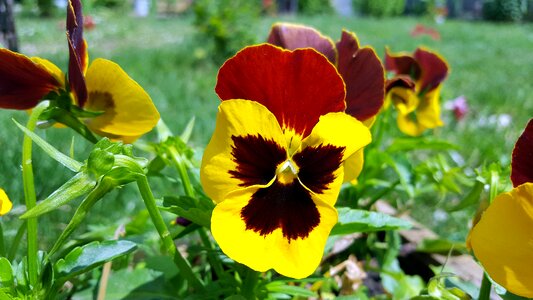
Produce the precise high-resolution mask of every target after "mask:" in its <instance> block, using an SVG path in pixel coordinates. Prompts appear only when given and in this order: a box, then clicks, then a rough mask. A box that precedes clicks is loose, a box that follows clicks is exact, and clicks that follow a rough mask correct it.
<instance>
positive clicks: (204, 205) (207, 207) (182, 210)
mask: <svg viewBox="0 0 533 300" xmlns="http://www.w3.org/2000/svg"><path fill="white" fill-rule="evenodd" d="M197 201H198V203H197ZM213 208H214V205H213V204H212V203H210V202H208V201H202V200H197V199H194V198H190V197H187V196H181V197H172V196H168V197H164V198H163V207H161V209H163V210H166V211H168V212H171V213H173V214H176V215H178V216H180V217H184V218H186V219H188V220H189V221H191V222H193V223H196V224H198V225H201V226H204V227H207V228H210V227H211V214H212V212H213Z"/></svg>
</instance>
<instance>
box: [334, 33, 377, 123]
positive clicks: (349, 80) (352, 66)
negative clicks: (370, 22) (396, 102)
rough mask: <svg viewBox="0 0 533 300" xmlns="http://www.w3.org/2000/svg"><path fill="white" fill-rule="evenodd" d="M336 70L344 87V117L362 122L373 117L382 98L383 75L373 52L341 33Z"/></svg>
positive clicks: (352, 35) (348, 35) (350, 35)
mask: <svg viewBox="0 0 533 300" xmlns="http://www.w3.org/2000/svg"><path fill="white" fill-rule="evenodd" d="M337 51H338V52H339V60H338V64H337V69H338V71H339V73H340V74H341V76H342V78H343V79H344V83H345V84H346V113H347V114H350V115H352V116H353V117H355V118H356V119H359V120H361V121H364V120H366V119H369V118H371V117H373V116H374V115H376V114H377V113H378V112H379V110H380V109H381V107H382V106H383V100H384V98H385V71H384V70H383V66H382V65H381V61H380V60H379V58H378V56H377V55H376V53H375V52H374V50H373V49H372V48H369V47H363V48H359V42H358V41H357V38H356V37H355V34H353V33H350V32H347V31H344V30H343V31H342V36H341V40H340V41H339V42H338V43H337Z"/></svg>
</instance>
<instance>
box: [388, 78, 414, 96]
mask: <svg viewBox="0 0 533 300" xmlns="http://www.w3.org/2000/svg"><path fill="white" fill-rule="evenodd" d="M394 87H403V88H408V89H412V90H414V89H415V82H414V81H413V80H412V79H411V77H409V76H407V75H398V76H396V77H394V78H391V79H389V80H387V83H386V88H385V90H386V91H387V92H388V91H390V90H391V89H392V88H394Z"/></svg>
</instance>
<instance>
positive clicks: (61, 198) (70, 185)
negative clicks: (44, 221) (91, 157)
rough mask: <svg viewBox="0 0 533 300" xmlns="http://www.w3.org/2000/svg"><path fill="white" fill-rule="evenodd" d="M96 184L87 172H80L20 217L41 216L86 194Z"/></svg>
mask: <svg viewBox="0 0 533 300" xmlns="http://www.w3.org/2000/svg"><path fill="white" fill-rule="evenodd" d="M95 186H96V181H94V180H93V179H91V178H90V177H89V176H88V175H87V174H86V173H84V172H80V173H78V174H76V175H75V176H74V177H72V178H71V179H70V180H69V181H67V182H65V183H64V184H63V185H62V186H61V187H59V188H58V189H57V190H55V191H54V192H53V193H52V194H51V195H50V196H48V197H47V198H46V199H44V200H43V201H41V202H39V203H38V204H37V206H35V207H34V208H32V209H30V210H29V211H27V212H25V213H24V214H23V215H22V216H21V217H20V218H21V219H27V218H33V217H37V216H40V215H42V214H45V213H47V212H49V211H52V210H54V209H56V208H58V207H60V206H62V205H65V204H67V203H68V202H70V201H72V200H74V199H76V198H78V197H80V196H82V195H85V194H86V193H88V192H90V191H91V190H92V189H93V188H94V187H95Z"/></svg>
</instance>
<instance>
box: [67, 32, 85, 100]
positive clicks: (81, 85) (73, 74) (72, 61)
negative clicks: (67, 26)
mask: <svg viewBox="0 0 533 300" xmlns="http://www.w3.org/2000/svg"><path fill="white" fill-rule="evenodd" d="M68 36H69V34H68V32H67V40H68V46H69V47H68V49H69V61H68V82H69V84H70V89H71V90H72V91H74V94H75V95H76V100H77V102H78V103H77V104H78V106H80V107H83V105H84V104H85V102H86V101H87V96H88V94H87V84H86V82H85V75H84V72H83V69H82V67H81V62H80V59H79V57H78V56H77V54H76V50H75V49H74V47H73V45H72V41H71V39H70V38H68Z"/></svg>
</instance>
